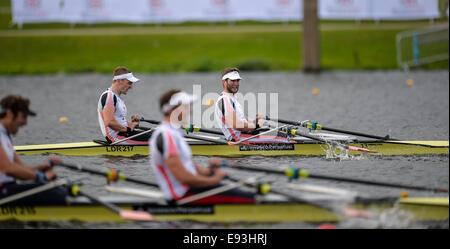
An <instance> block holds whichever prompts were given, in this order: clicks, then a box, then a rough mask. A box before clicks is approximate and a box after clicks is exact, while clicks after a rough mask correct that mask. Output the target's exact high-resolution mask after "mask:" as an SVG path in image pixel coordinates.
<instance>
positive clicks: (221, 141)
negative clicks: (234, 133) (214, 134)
mask: <svg viewBox="0 0 450 249" xmlns="http://www.w3.org/2000/svg"><path fill="white" fill-rule="evenodd" d="M183 136H184V137H185V138H192V139H197V140H203V141H207V142H212V143H217V144H228V142H226V141H224V140H221V139H214V138H209V137H204V136H196V135H192V134H184V135H183Z"/></svg>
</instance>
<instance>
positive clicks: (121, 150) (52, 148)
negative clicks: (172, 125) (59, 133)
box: [14, 141, 449, 157]
mask: <svg viewBox="0 0 450 249" xmlns="http://www.w3.org/2000/svg"><path fill="white" fill-rule="evenodd" d="M347 145H351V146H356V147H363V148H367V149H369V150H373V151H377V152H378V153H377V154H374V155H439V154H448V153H449V142H448V141H392V142H385V141H380V142H374V141H361V142H357V143H349V144H347ZM190 147H191V149H192V153H193V155H199V156H223V157H240V156H251V155H261V156H325V155H327V151H328V152H329V150H328V146H327V145H325V144H320V143H314V142H310V143H297V144H263V145H258V146H229V145H222V144H211V143H191V144H190ZM14 148H15V150H16V152H17V153H18V154H20V155H36V154H45V153H50V154H60V155H69V156H99V155H109V156H122V157H131V156H135V155H143V156H146V155H149V147H148V146H147V145H114V146H106V145H103V144H99V143H96V142H80V143H63V144H43V145H22V146H15V147H14ZM350 154H360V152H354V151H351V152H350Z"/></svg>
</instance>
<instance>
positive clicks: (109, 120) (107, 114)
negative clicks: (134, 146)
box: [103, 106, 127, 132]
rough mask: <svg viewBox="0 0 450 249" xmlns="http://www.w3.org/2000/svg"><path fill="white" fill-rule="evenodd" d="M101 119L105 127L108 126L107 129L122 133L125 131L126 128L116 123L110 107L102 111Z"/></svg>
mask: <svg viewBox="0 0 450 249" xmlns="http://www.w3.org/2000/svg"><path fill="white" fill-rule="evenodd" d="M103 118H104V122H105V125H106V126H108V127H109V128H111V129H113V130H115V131H122V132H126V131H127V127H125V126H123V125H121V124H120V123H119V122H117V120H116V118H115V117H114V109H113V108H112V107H109V106H106V107H105V108H104V109H103Z"/></svg>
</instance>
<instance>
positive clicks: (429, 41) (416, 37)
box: [396, 24, 449, 70]
mask: <svg viewBox="0 0 450 249" xmlns="http://www.w3.org/2000/svg"><path fill="white" fill-rule="evenodd" d="M448 35H449V34H448V24H447V25H444V26H440V27H435V28H429V29H421V30H413V31H406V32H402V33H399V34H397V37H396V45H397V64H398V66H399V67H400V68H403V69H405V70H407V69H409V68H411V67H417V66H420V65H424V64H428V63H433V62H438V61H443V60H448V58H449V54H448V52H449V51H448V46H449V43H448V40H449V38H448Z"/></svg>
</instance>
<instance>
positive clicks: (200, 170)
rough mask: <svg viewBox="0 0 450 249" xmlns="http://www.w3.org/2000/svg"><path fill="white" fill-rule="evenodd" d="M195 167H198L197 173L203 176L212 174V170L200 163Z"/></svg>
mask: <svg viewBox="0 0 450 249" xmlns="http://www.w3.org/2000/svg"><path fill="white" fill-rule="evenodd" d="M195 169H197V173H198V174H199V175H202V176H211V170H210V169H207V168H204V167H202V166H200V165H195Z"/></svg>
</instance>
